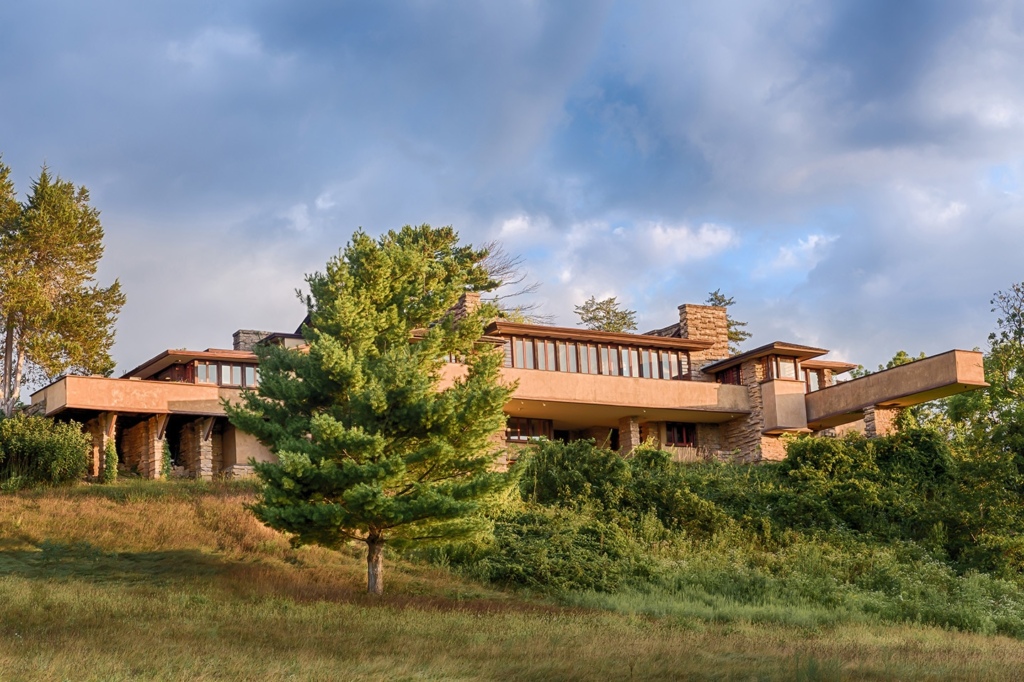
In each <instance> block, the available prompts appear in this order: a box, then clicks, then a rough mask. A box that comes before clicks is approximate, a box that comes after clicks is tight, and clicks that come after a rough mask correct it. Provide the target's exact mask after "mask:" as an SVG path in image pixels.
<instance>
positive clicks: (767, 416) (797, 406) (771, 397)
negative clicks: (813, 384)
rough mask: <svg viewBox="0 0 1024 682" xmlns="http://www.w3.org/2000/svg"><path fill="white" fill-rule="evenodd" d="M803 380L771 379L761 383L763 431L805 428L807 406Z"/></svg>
mask: <svg viewBox="0 0 1024 682" xmlns="http://www.w3.org/2000/svg"><path fill="white" fill-rule="evenodd" d="M805 390H806V386H805V385H804V382H803V381H800V380H793V379H773V380H771V381H766V382H764V383H762V384H761V400H762V403H763V406H764V427H763V429H764V430H765V431H775V430H781V429H786V430H794V429H806V428H807V407H806V403H805V402H804V392H805Z"/></svg>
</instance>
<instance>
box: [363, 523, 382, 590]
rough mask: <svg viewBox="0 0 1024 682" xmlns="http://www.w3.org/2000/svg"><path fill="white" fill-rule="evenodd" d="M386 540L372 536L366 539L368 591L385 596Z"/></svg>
mask: <svg viewBox="0 0 1024 682" xmlns="http://www.w3.org/2000/svg"><path fill="white" fill-rule="evenodd" d="M383 551H384V539H383V538H382V537H380V536H379V535H371V536H370V537H368V538H367V539H366V591H367V592H368V593H369V594H377V595H380V594H384V554H383Z"/></svg>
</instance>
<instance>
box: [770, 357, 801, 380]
mask: <svg viewBox="0 0 1024 682" xmlns="http://www.w3.org/2000/svg"><path fill="white" fill-rule="evenodd" d="M763 367H764V378H765V380H768V379H796V378H797V376H798V375H797V362H796V358H787V357H780V356H778V355H769V356H767V357H766V358H765V359H764V361H763Z"/></svg>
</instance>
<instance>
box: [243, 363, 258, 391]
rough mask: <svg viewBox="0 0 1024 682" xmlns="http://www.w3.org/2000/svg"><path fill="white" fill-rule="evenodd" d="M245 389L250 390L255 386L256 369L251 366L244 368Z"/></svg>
mask: <svg viewBox="0 0 1024 682" xmlns="http://www.w3.org/2000/svg"><path fill="white" fill-rule="evenodd" d="M244 385H245V386H246V387H248V388H252V387H253V386H255V385H256V368H255V367H254V366H252V365H246V366H245V384H244Z"/></svg>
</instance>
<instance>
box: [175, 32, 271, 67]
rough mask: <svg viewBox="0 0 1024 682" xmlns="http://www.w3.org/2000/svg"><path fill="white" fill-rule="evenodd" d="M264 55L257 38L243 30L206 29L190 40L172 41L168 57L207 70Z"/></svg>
mask: <svg viewBox="0 0 1024 682" xmlns="http://www.w3.org/2000/svg"><path fill="white" fill-rule="evenodd" d="M262 56H263V46H262V45H261V43H260V39H259V36H257V35H256V34H255V33H253V32H252V31H247V30H243V29H223V28H205V29H203V30H202V31H201V32H200V33H199V35H197V36H196V37H195V38H192V39H191V40H189V41H184V42H182V41H177V40H172V41H171V42H170V43H169V44H168V45H167V58H168V59H170V60H171V61H172V62H179V63H182V64H187V65H189V66H191V67H193V68H196V69H203V68H209V67H211V66H213V65H216V64H217V63H218V62H220V61H222V60H226V59H234V60H253V59H259V58H260V57H262Z"/></svg>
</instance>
